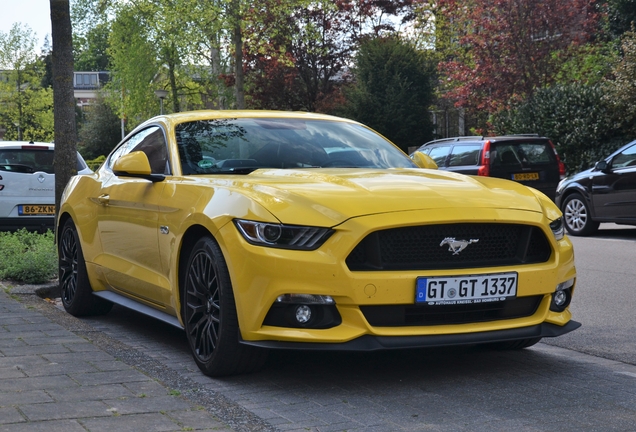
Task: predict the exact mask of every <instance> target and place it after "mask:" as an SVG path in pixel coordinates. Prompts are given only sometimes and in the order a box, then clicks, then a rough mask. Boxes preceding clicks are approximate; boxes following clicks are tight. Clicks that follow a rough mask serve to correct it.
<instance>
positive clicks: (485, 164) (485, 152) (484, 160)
mask: <svg viewBox="0 0 636 432" xmlns="http://www.w3.org/2000/svg"><path fill="white" fill-rule="evenodd" d="M479 165H480V167H479V168H478V169H477V175H478V176H484V177H488V176H489V175H490V141H486V142H485V143H484V148H483V149H482V151H481V161H480V163H479Z"/></svg>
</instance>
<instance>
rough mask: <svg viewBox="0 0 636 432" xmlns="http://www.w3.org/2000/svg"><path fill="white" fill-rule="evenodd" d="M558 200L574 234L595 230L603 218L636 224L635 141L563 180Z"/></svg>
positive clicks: (569, 230)
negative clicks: (591, 166)
mask: <svg viewBox="0 0 636 432" xmlns="http://www.w3.org/2000/svg"><path fill="white" fill-rule="evenodd" d="M556 204H557V205H558V206H559V208H561V210H562V211H563V215H564V221H565V227H566V229H567V230H568V232H569V233H570V234H572V235H580V236H584V235H590V234H593V233H594V232H595V231H596V230H597V229H598V226H599V224H600V223H601V222H614V223H617V224H624V225H636V141H632V142H630V143H629V144H627V145H625V146H623V147H622V148H620V149H618V150H617V151H615V152H614V153H612V154H611V155H609V156H608V157H607V158H605V159H603V160H602V161H599V162H597V163H596V164H595V165H594V167H593V168H590V169H588V170H585V171H582V172H580V173H578V174H575V175H573V176H571V177H568V178H567V179H565V180H563V181H562V182H561V184H559V187H558V189H557V195H556Z"/></svg>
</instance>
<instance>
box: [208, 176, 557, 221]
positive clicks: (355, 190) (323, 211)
mask: <svg viewBox="0 0 636 432" xmlns="http://www.w3.org/2000/svg"><path fill="white" fill-rule="evenodd" d="M227 179H228V177H225V180H227ZM232 179H233V181H230V182H226V181H225V180H224V181H223V183H224V184H225V186H229V189H230V191H229V192H230V195H234V196H236V195H240V196H246V197H248V198H249V199H251V200H253V201H256V202H258V203H259V204H261V205H262V206H263V207H264V208H266V209H267V210H268V211H269V212H271V213H272V214H273V215H274V216H275V217H276V218H278V219H279V220H280V221H281V222H283V223H290V224H308V225H313V224H317V225H321V226H335V225H337V224H339V223H342V222H344V221H345V220H347V219H351V218H354V217H359V216H365V215H372V214H381V213H391V212H403V211H415V210H430V209H457V210H458V211H459V210H461V209H466V208H493V209H502V208H505V209H517V210H525V211H532V212H543V211H544V209H543V206H542V204H541V202H540V200H539V199H538V198H537V195H536V194H535V192H533V190H531V189H530V188H527V187H525V186H522V185H520V184H518V183H515V182H512V181H508V180H501V179H494V178H490V177H471V176H465V175H462V174H455V173H451V172H445V171H436V170H425V169H396V170H377V169H375V170H372V169H368V170H366V169H303V170H289V169H286V170H280V169H277V170H275V169H271V170H257V171H254V172H253V173H251V174H249V175H247V176H243V177H241V178H240V179H238V178H236V177H235V176H233V177H232ZM202 180H203V179H202ZM206 180H208V181H212V182H215V183H217V182H218V181H220V180H221V179H220V178H218V177H217V178H216V180H214V178H210V177H207V178H206ZM217 186H218V183H217ZM234 192H236V194H234ZM557 211H558V210H557Z"/></svg>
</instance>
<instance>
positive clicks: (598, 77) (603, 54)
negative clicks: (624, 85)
mask: <svg viewBox="0 0 636 432" xmlns="http://www.w3.org/2000/svg"><path fill="white" fill-rule="evenodd" d="M561 55H562V51H556V52H554V53H552V57H553V58H555V59H556V58H558V57H560V56H561ZM618 58H619V53H618V50H617V45H616V43H615V42H613V41H610V42H604V43H598V44H586V45H580V46H578V47H572V48H571V49H570V52H569V54H568V59H567V60H566V61H565V63H563V64H562V65H561V67H560V69H559V71H558V72H557V73H556V75H555V78H556V82H557V83H558V84H569V83H573V82H576V83H580V84H586V85H595V84H598V83H600V82H601V81H603V80H604V79H605V78H607V77H608V76H609V75H610V73H611V70H612V65H613V64H615V63H616V61H617V59H618Z"/></svg>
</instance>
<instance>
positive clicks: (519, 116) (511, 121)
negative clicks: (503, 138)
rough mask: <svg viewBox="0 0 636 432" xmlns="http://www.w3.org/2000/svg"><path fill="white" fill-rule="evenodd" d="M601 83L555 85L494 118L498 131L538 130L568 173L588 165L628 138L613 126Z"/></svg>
mask: <svg viewBox="0 0 636 432" xmlns="http://www.w3.org/2000/svg"><path fill="white" fill-rule="evenodd" d="M603 95H604V90H603V88H602V87H601V86H600V85H596V86H585V85H581V84H569V85H556V86H553V87H548V88H545V89H541V90H538V91H536V92H535V94H534V95H533V96H532V97H531V98H529V99H527V100H526V101H524V102H521V103H518V104H516V105H515V106H514V107H513V108H512V109H510V110H506V111H500V112H499V113H497V114H495V115H494V116H493V118H492V123H493V126H494V128H495V131H496V133H498V134H520V133H538V134H539V135H542V136H546V137H548V138H550V139H552V142H553V143H554V144H555V146H556V148H557V150H558V152H559V154H560V156H561V158H562V160H563V162H565V164H566V166H567V169H568V172H570V173H572V172H577V171H580V170H583V169H586V168H588V167H589V166H590V165H592V164H593V163H594V162H596V161H598V160H599V159H601V158H602V157H604V156H606V155H607V154H608V153H609V152H610V151H612V150H614V149H616V148H618V147H619V146H620V145H622V144H623V143H624V142H626V140H625V138H624V137H622V136H621V135H620V134H618V133H617V132H616V131H615V130H614V129H612V115H611V112H612V107H611V106H610V105H608V104H607V103H606V101H605V99H604V97H603Z"/></svg>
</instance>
